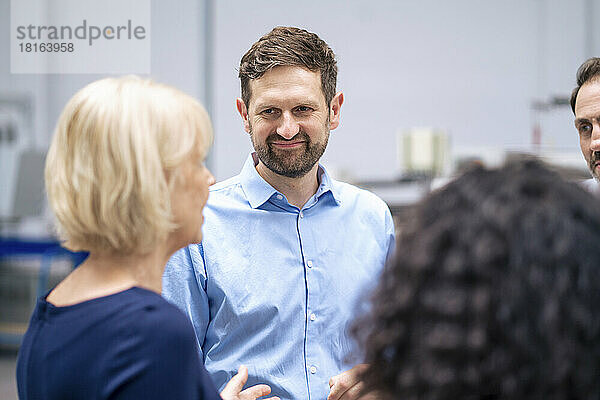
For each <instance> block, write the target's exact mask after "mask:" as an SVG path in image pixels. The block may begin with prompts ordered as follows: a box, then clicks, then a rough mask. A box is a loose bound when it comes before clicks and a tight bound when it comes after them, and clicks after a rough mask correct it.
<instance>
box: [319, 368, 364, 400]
mask: <svg viewBox="0 0 600 400" xmlns="http://www.w3.org/2000/svg"><path fill="white" fill-rule="evenodd" d="M367 367H368V364H358V365H355V366H354V368H352V369H351V370H348V371H345V372H342V373H341V374H339V375H336V376H334V377H333V378H331V379H330V380H329V396H327V400H356V399H361V400H369V399H375V397H373V396H372V395H369V394H364V395H363V396H362V397H360V396H361V392H362V390H363V389H364V387H365V385H364V383H363V382H362V381H361V375H362V374H363V372H365V370H366V369H367Z"/></svg>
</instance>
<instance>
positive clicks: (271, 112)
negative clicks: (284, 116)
mask: <svg viewBox="0 0 600 400" xmlns="http://www.w3.org/2000/svg"><path fill="white" fill-rule="evenodd" d="M261 114H264V115H273V114H275V109H274V108H267V109H266V110H263V111H262V112H261Z"/></svg>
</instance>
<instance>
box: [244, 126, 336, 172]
mask: <svg viewBox="0 0 600 400" xmlns="http://www.w3.org/2000/svg"><path fill="white" fill-rule="evenodd" d="M250 138H251V139H252V145H253V146H254V150H256V154H258V159H259V160H260V161H261V162H262V163H263V164H264V165H265V166H266V167H267V168H268V169H269V170H271V171H272V172H274V173H276V174H278V175H282V176H286V177H288V178H299V177H301V176H304V175H306V174H307V173H308V172H309V171H310V170H311V169H312V167H314V165H315V164H316V163H317V162H318V161H319V159H320V158H321V156H322V155H323V153H324V152H325V148H326V147H327V142H328V140H329V131H327V134H326V135H325V136H324V140H323V142H320V143H313V142H312V140H311V139H310V137H309V136H308V135H307V134H306V132H303V131H302V130H300V132H298V133H297V134H296V135H295V136H294V137H293V138H291V139H285V138H284V137H283V136H281V135H279V134H277V133H272V134H270V135H269V136H267V139H266V140H265V143H264V144H263V143H258V142H257V141H256V140H254V135H253V134H252V126H250ZM299 140H301V141H304V143H303V144H302V148H301V149H294V150H284V149H274V148H273V142H293V141H299ZM300 151H301V153H300V154H298V152H300Z"/></svg>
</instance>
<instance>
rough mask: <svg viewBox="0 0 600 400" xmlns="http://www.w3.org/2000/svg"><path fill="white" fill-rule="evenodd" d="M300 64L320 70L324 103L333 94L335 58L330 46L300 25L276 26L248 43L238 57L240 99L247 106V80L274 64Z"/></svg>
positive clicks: (329, 100)
mask: <svg viewBox="0 0 600 400" xmlns="http://www.w3.org/2000/svg"><path fill="white" fill-rule="evenodd" d="M290 65H293V66H300V67H304V68H306V69H308V70H310V71H320V73H321V89H322V90H323V95H324V96H325V102H326V103H327V106H329V104H330V103H331V100H332V99H333V96H334V95H335V87H336V80H337V61H336V60H335V54H334V53H333V50H331V48H330V47H329V46H328V45H327V43H325V42H324V41H323V40H322V39H321V38H319V36H317V35H316V34H314V33H312V32H308V31H306V30H304V29H299V28H294V27H285V26H278V27H276V28H273V30H272V31H271V32H269V33H267V34H266V35H264V36H263V37H261V38H260V39H259V40H258V41H257V42H256V43H254V44H253V45H252V47H250V50H248V51H247V52H246V54H244V56H243V57H242V60H241V61H240V70H239V78H240V82H241V86H242V100H243V101H244V104H246V107H250V96H251V94H252V93H251V91H250V80H252V79H258V78H260V77H261V76H263V75H264V73H265V72H267V71H269V70H270V69H271V68H274V67H277V66H290Z"/></svg>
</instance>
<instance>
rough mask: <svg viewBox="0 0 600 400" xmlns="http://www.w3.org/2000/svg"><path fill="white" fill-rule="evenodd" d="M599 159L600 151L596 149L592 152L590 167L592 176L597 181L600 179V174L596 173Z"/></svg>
mask: <svg viewBox="0 0 600 400" xmlns="http://www.w3.org/2000/svg"><path fill="white" fill-rule="evenodd" d="M598 161H600V151H595V152H593V153H592V156H591V157H590V165H589V167H590V172H591V173H592V176H593V177H594V179H596V180H597V181H598V180H600V176H598V174H596V163H597V162H598Z"/></svg>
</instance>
